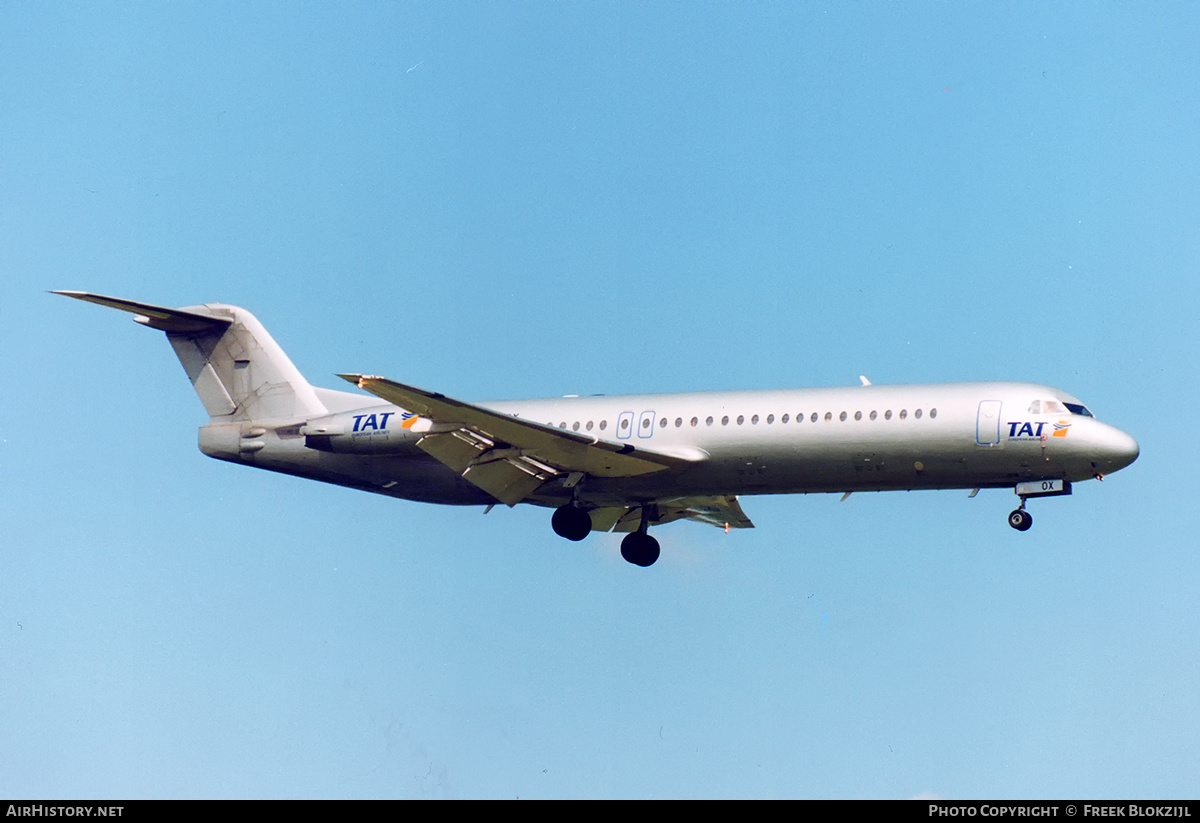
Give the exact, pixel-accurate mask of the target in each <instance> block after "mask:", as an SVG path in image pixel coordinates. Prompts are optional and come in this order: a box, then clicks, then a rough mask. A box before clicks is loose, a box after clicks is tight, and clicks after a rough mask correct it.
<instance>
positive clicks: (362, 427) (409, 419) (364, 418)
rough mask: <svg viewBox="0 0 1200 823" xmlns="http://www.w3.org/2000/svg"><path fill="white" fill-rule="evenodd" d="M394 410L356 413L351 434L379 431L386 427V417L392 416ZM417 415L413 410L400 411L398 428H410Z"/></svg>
mask: <svg viewBox="0 0 1200 823" xmlns="http://www.w3.org/2000/svg"><path fill="white" fill-rule="evenodd" d="M395 415H396V412H378V413H375V414H356V415H353V417H354V428H353V429H352V430H351V433H352V434H362V433H364V432H372V433H373V432H381V431H385V430H386V429H387V424H388V418H389V417H394V416H395ZM419 417H420V416H419V415H417V414H414V413H413V412H401V413H400V421H401V422H400V428H402V429H411V428H412V426H413V423H416V422H417V420H418V419H419Z"/></svg>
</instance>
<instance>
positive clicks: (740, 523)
mask: <svg viewBox="0 0 1200 823" xmlns="http://www.w3.org/2000/svg"><path fill="white" fill-rule="evenodd" d="M653 505H654V510H655V512H656V516H655V517H654V519H653V520H651V521H650V525H651V526H660V525H662V524H663V523H670V522H672V521H675V520H695V521H696V522H698V523H705V524H707V525H709V526H716V527H717V528H725V529H752V528H754V524H753V523H752V522H750V518H749V517H747V516H746V513H745V512H744V511H742V506H741V504H740V503H739V502H738V499H737V497H736V496H733V495H713V496H706V497H677V498H673V499H667V500H657V501H655V502H654V504H653ZM589 514H590V515H591V517H592V528H593V529H594V530H596V531H614V532H632V531H637V529H638V526H640V525H641V522H642V507H641V506H605V507H601V508H598V509H592V510H591V511H590V512H589Z"/></svg>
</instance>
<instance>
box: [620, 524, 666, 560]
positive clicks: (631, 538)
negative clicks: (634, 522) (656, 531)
mask: <svg viewBox="0 0 1200 823" xmlns="http://www.w3.org/2000/svg"><path fill="white" fill-rule="evenodd" d="M658 555H659V548H658V541H657V540H655V539H654V538H653V537H651V536H650V535H648V534H644V533H642V532H633V533H632V534H629V535H626V536H625V539H624V540H622V541H621V557H624V558H625V559H626V560H628V561H629V562H630V563H632V564H633V565H635V566H642V567H646V566H653V565H654V561H655V560H658Z"/></svg>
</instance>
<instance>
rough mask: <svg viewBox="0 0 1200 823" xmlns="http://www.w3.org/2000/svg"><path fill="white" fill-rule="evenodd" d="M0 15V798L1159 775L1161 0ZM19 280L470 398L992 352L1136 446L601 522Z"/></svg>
mask: <svg viewBox="0 0 1200 823" xmlns="http://www.w3.org/2000/svg"><path fill="white" fill-rule="evenodd" d="M0 31H3V32H4V36H3V43H2V48H0V106H2V109H0V110H3V112H4V121H5V128H4V129H0V190H2V192H3V196H2V197H0V273H2V277H3V282H4V284H5V287H6V288H5V295H6V299H5V300H4V302H3V305H2V306H0V351H2V353H3V357H2V358H0V369H2V372H0V374H2V378H0V386H3V392H4V401H5V402H4V403H3V405H2V407H0V408H2V409H3V410H2V411H0V421H2V422H3V434H2V435H0V482H3V484H4V494H3V495H2V502H0V581H2V582H0V795H5V796H36V797H46V798H65V797H76V798H78V797H97V798H101V797H322V798H325V797H414V798H426V797H522V798H537V797H543V798H555V797H851V798H853V797H871V798H876V797H878V798H906V797H913V796H918V795H923V794H931V795H937V796H941V797H948V798H970V797H985V798H991V797H996V798H1003V797H1034V798H1038V797H1051V798H1052V797H1108V798H1113V797H1115V798H1125V797H1130V798H1157V797H1194V796H1195V795H1196V789H1197V780H1196V775H1197V774H1200V743H1198V742H1197V741H1200V733H1198V732H1200V708H1198V707H1200V701H1197V699H1196V697H1197V695H1198V694H1200V664H1198V663H1197V660H1196V655H1195V649H1196V648H1197V647H1198V646H1200V617H1198V616H1197V615H1200V608H1198V606H1200V598H1198V596H1197V589H1196V585H1195V581H1196V580H1197V579H1198V578H1200V560H1198V559H1197V553H1196V551H1195V534H1196V532H1197V526H1198V525H1200V523H1198V519H1200V518H1198V517H1197V514H1196V507H1195V505H1194V503H1193V498H1194V478H1193V477H1192V472H1191V467H1190V466H1189V465H1188V463H1187V461H1186V460H1182V459H1181V458H1182V457H1184V456H1185V455H1186V448H1187V446H1188V444H1189V443H1190V442H1191V439H1190V438H1189V437H1188V435H1187V433H1186V432H1187V431H1188V429H1189V427H1188V426H1187V425H1186V422H1187V419H1188V414H1189V413H1190V411H1191V410H1192V409H1194V408H1195V407H1196V405H1197V399H1198V398H1197V388H1196V386H1197V383H1196V380H1195V377H1194V371H1195V364H1196V362H1197V353H1198V352H1197V349H1198V346H1197V332H1196V321H1197V308H1198V306H1200V286H1198V285H1197V278H1196V273H1197V271H1198V270H1200V241H1198V239H1197V226H1198V225H1200V194H1198V192H1200V185H1198V183H1200V160H1198V159H1197V158H1200V139H1198V134H1197V130H1198V126H1197V124H1200V104H1198V101H1200V75H1198V74H1197V72H1196V71H1195V44H1196V43H1197V42H1198V41H1200V13H1198V12H1197V11H1196V10H1195V8H1194V7H1193V6H1191V5H1189V4H1182V3H1181V4H1171V3H1164V4H1154V5H1151V6H1146V5H1129V4H1115V3H1113V4H1109V3H1099V4H1096V3H1087V4H1082V3H1079V4H1074V3H1062V4H1041V3H1030V4H1020V3H1017V4H1003V5H1001V6H999V7H996V8H983V7H982V5H981V4H962V5H959V4H949V3H854V4H816V3H798V4H750V3H737V4H716V3H706V4H694V3H688V4H669V3H650V4H633V3H578V4H558V3H540V2H529V3H507V4H506V3H467V4H440V3H439V4H433V3H429V4H425V3H417V4H408V3H404V4H400V3H352V4H348V5H346V4H311V3H306V4H299V3H294V4H283V3H226V4H222V3H217V4H212V3H205V4H191V3H169V4H142V3H132V4H104V3H96V4H85V5H80V4H64V3H39V4H15V3H9V4H4V5H3V6H0ZM48 289H83V290H89V291H96V292H100V293H106V294H114V295H118V296H122V297H128V298H132V299H136V300H144V301H147V302H152V303H160V304H167V305H190V304H195V303H200V302H208V301H216V300H219V301H224V302H229V303H235V304H237V305H241V306H244V307H246V308H248V309H250V310H251V311H253V312H254V313H255V314H256V315H257V316H258V317H259V319H260V320H262V321H263V323H264V324H265V325H266V326H267V328H268V329H270V331H271V332H272V334H273V335H274V336H275V338H276V339H277V340H278V342H279V343H280V344H281V345H282V346H283V347H284V348H285V350H286V351H287V352H288V353H289V354H290V355H291V357H292V359H293V360H294V362H295V363H296V364H297V366H298V367H299V368H300V369H301V370H302V371H303V372H304V373H305V374H306V375H307V376H308V377H309V379H310V380H311V381H312V382H314V383H316V384H318V385H326V386H336V385H337V384H338V383H339V382H340V381H338V380H337V379H336V378H335V377H333V375H334V374H335V373H337V372H344V371H363V372H370V373H378V374H385V375H387V376H389V377H392V378H394V379H397V380H402V381H405V382H409V383H413V384H415V385H419V386H422V387H426V388H430V389H434V390H438V391H442V392H445V393H447V394H451V395H453V396H457V397H461V398H463V399H468V400H487V399H499V398H506V397H533V396H556V395H562V394H576V393H578V394H586V393H598V392H603V393H626V392H642V391H676V390H678V391H702V390H708V389H714V390H715V389H742V388H745V389H757V388H784V387H799V386H826V385H850V384H855V383H856V382H857V379H858V375H859V374H867V375H868V376H869V377H870V378H871V379H872V380H873V381H874V382H876V383H904V382H934V381H957V380H985V379H1013V380H1029V381H1034V382H1039V383H1045V384H1049V385H1053V386H1057V387H1059V388H1062V389H1064V390H1066V391H1068V392H1071V393H1072V394H1075V395H1077V396H1079V397H1080V398H1082V399H1083V400H1084V401H1085V402H1087V403H1088V404H1089V406H1090V407H1091V408H1092V409H1093V410H1094V411H1095V412H1096V413H1097V415H1098V416H1100V417H1101V418H1102V419H1104V420H1106V421H1108V422H1111V423H1113V424H1115V425H1117V426H1119V427H1121V428H1123V429H1125V430H1127V431H1129V432H1131V433H1132V434H1134V436H1136V437H1137V438H1138V440H1139V441H1140V443H1141V447H1142V456H1141V458H1140V459H1139V461H1138V462H1137V463H1136V464H1135V465H1134V466H1132V467H1131V468H1129V469H1127V470H1126V471H1124V472H1121V473H1120V474H1118V475H1115V476H1113V477H1110V478H1108V479H1107V480H1106V481H1105V482H1104V483H1102V484H1101V483H1086V484H1081V485H1080V486H1079V487H1078V488H1077V489H1076V494H1075V495H1074V496H1073V497H1070V498H1062V499H1051V500H1045V501H1040V502H1036V504H1034V505H1033V506H1032V509H1033V512H1034V514H1035V517H1036V519H1037V522H1036V524H1035V526H1034V528H1033V530H1031V531H1030V532H1028V533H1025V534H1018V533H1016V532H1014V531H1013V530H1012V529H1010V528H1008V526H1007V525H1006V524H1005V515H1006V514H1007V512H1008V511H1009V510H1010V509H1011V508H1012V503H1013V500H1012V496H1011V495H1008V494H1006V493H1005V492H1003V491H992V492H983V493H981V494H980V495H979V496H978V497H977V498H975V499H971V500H969V499H967V498H966V495H965V494H964V493H960V492H929V493H912V494H906V493H893V494H882V495H856V496H854V497H852V498H850V499H849V500H848V501H846V502H844V503H839V502H838V498H837V497H836V496H818V495H814V496H801V497H779V498H746V499H744V500H743V505H744V508H745V509H746V511H747V513H748V514H749V516H750V517H751V518H752V519H753V520H754V521H755V523H756V524H757V526H758V528H756V529H754V530H752V531H746V532H741V533H737V532H735V533H733V534H730V535H724V534H722V533H721V532H720V530H717V529H709V528H706V527H702V526H699V525H696V524H690V523H684V524H675V525H670V526H667V527H664V528H662V529H661V530H659V532H658V537H659V539H660V541H661V542H662V544H663V556H662V559H661V560H660V561H659V562H658V563H657V564H656V565H655V566H654V567H652V568H651V569H648V570H640V569H636V568H634V567H632V566H629V565H628V564H626V563H624V562H623V561H622V560H621V558H620V556H619V553H618V542H619V538H617V537H613V536H606V535H593V536H592V537H590V538H589V539H588V540H587V541H586V542H584V543H581V544H568V543H567V542H566V541H563V540H561V539H559V538H557V537H555V536H554V535H553V534H552V532H551V531H550V527H549V512H548V511H546V510H539V509H532V508H520V507H519V508H516V509H512V510H507V509H503V508H501V509H497V510H495V511H493V512H491V513H490V514H488V515H487V516H486V517H485V516H483V515H482V514H481V510H480V509H455V508H440V507H434V506H424V505H420V504H416V503H406V502H396V501H391V500H387V499H383V498H376V497H374V496H371V495H367V494H363V493H359V492H353V491H349V490H345V489H339V488H334V487H330V486H324V485H321V484H316V483H311V482H306V481H301V480H297V479H293V478H288V477H283V476H278V475H271V474H268V473H265V472H256V471H252V470H249V469H243V468H240V467H236V466H231V465H228V464H223V463H219V462H217V461H212V460H209V459H207V458H205V457H203V456H202V455H201V454H200V453H199V452H198V451H197V450H196V445H195V430H196V428H197V427H198V426H200V425H202V424H203V423H204V422H205V418H204V413H203V408H202V407H201V405H200V403H199V402H198V401H197V400H196V398H195V396H194V394H193V393H192V391H191V389H190V387H189V386H188V385H187V383H186V380H185V379H184V376H183V374H182V370H181V369H180V367H179V365H178V363H177V362H176V360H175V358H174V355H173V354H172V352H171V350H170V348H169V346H167V344H166V342H165V341H164V340H163V339H162V336H161V335H160V334H158V333H157V332H153V331H150V330H146V329H143V328H140V327H138V326H136V325H135V324H133V323H132V322H130V320H129V318H128V317H127V316H125V315H121V314H118V313H116V312H112V311H108V310H105V309H102V308H99V307H95V306H86V305H83V304H78V303H74V302H71V301H67V300H64V299H62V298H58V297H53V296H51V295H48V294H46V291H47V290H48ZM1180 413H1182V414H1183V415H1184V417H1183V418H1182V422H1180V418H1179V417H1178V414H1180ZM1172 420H1175V421H1176V422H1175V423H1172V422H1171V421H1172Z"/></svg>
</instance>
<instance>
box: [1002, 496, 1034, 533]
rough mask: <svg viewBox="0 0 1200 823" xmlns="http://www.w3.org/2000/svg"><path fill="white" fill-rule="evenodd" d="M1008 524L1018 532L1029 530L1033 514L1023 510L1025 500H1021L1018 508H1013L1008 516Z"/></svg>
mask: <svg viewBox="0 0 1200 823" xmlns="http://www.w3.org/2000/svg"><path fill="white" fill-rule="evenodd" d="M1008 525H1010V526H1012V527H1013V528H1014V529H1016V530H1017V531H1019V532H1027V531H1029V527H1030V526H1032V525H1033V515H1032V514H1030V513H1029V512H1027V511H1025V501H1024V500H1022V501H1021V507H1020V508H1019V509H1013V511H1012V514H1010V515H1009V516H1008Z"/></svg>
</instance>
